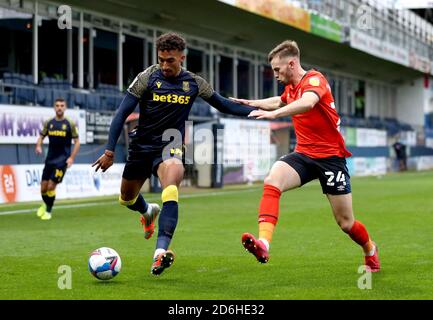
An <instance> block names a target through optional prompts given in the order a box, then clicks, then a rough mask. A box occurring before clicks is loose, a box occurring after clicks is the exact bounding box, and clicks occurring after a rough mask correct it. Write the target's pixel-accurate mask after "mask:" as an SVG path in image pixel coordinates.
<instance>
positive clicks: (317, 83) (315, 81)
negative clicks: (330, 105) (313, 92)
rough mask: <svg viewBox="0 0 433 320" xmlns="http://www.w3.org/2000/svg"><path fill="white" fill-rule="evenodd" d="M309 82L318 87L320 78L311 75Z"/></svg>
mask: <svg viewBox="0 0 433 320" xmlns="http://www.w3.org/2000/svg"><path fill="white" fill-rule="evenodd" d="M309 83H310V84H311V85H312V86H315V87H318V86H319V85H320V80H319V78H317V77H312V78H310V80H309Z"/></svg>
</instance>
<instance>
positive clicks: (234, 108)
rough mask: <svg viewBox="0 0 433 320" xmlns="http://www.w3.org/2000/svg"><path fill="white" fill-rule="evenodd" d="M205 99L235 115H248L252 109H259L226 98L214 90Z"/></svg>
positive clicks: (222, 110)
mask: <svg viewBox="0 0 433 320" xmlns="http://www.w3.org/2000/svg"><path fill="white" fill-rule="evenodd" d="M205 100H206V101H207V102H208V103H209V104H210V105H211V106H212V107H214V108H215V109H217V110H218V111H220V112H223V113H228V114H232V115H235V116H248V115H249V114H250V113H251V111H254V110H257V109H256V108H253V107H250V106H246V105H244V104H241V103H237V102H234V101H232V100H230V99H227V98H224V97H223V96H221V95H220V94H218V93H216V92H214V93H213V94H212V96H211V97H210V98H208V99H205Z"/></svg>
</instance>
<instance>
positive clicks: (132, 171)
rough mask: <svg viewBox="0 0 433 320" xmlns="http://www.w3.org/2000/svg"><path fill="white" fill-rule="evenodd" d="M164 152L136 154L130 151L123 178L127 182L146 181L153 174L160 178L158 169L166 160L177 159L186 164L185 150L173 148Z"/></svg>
mask: <svg viewBox="0 0 433 320" xmlns="http://www.w3.org/2000/svg"><path fill="white" fill-rule="evenodd" d="M165 152H166V153H167V154H165V155H164V154H163V151H154V152H136V151H134V150H131V149H130V150H129V154H128V159H127V160H126V164H125V168H124V169H123V174H122V178H124V179H126V180H142V179H143V180H146V179H149V178H150V176H151V175H152V174H153V175H154V176H156V177H157V176H158V174H157V171H158V167H159V165H160V164H161V162H163V161H164V160H167V159H170V158H177V159H179V160H181V161H182V163H184V159H183V155H184V152H183V149H180V148H173V149H168V150H165Z"/></svg>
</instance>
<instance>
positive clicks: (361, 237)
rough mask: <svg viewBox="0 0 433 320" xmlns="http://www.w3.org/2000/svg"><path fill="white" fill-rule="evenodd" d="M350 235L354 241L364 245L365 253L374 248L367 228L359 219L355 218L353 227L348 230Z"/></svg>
mask: <svg viewBox="0 0 433 320" xmlns="http://www.w3.org/2000/svg"><path fill="white" fill-rule="evenodd" d="M348 235H349V236H350V237H351V238H352V240H353V241H355V242H356V243H357V244H359V245H360V246H361V247H362V249H363V250H364V253H366V254H368V253H370V251H371V250H372V249H373V243H372V241H371V240H370V237H369V235H368V232H367V229H366V228H365V226H364V225H363V224H362V223H361V222H359V221H358V220H355V222H354V223H353V226H352V228H351V229H350V231H349V232H348Z"/></svg>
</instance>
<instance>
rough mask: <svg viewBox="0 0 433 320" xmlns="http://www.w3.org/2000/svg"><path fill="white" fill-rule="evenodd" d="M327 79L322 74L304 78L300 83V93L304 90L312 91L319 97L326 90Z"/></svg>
mask: <svg viewBox="0 0 433 320" xmlns="http://www.w3.org/2000/svg"><path fill="white" fill-rule="evenodd" d="M327 84H328V83H327V81H326V79H325V78H324V77H323V76H320V75H314V76H311V77H309V78H308V79H306V80H305V83H304V84H303V85H302V94H304V93H305V92H314V93H315V94H316V95H317V96H318V97H319V99H321V98H322V97H323V96H324V95H325V93H326V92H327V91H328V87H327Z"/></svg>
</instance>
